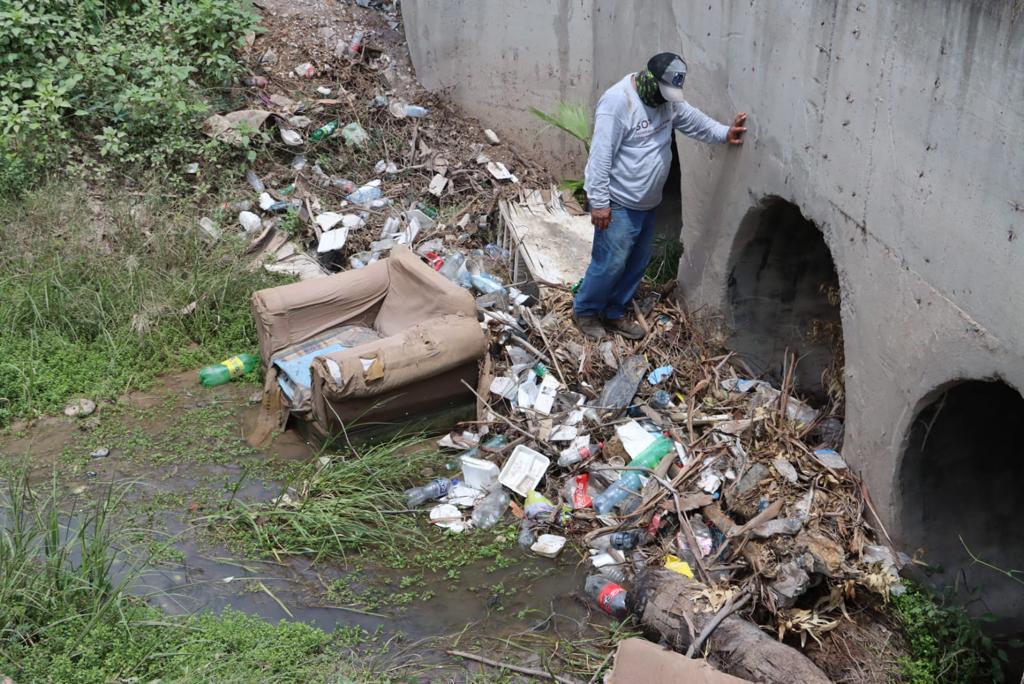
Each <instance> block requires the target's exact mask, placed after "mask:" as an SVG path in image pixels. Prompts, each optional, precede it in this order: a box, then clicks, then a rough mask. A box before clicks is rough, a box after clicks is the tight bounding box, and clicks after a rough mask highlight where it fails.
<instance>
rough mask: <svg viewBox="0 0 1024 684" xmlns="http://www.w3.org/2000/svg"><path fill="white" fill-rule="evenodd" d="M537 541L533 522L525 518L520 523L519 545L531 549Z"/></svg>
mask: <svg viewBox="0 0 1024 684" xmlns="http://www.w3.org/2000/svg"><path fill="white" fill-rule="evenodd" d="M535 541H537V532H536V531H535V530H534V529H533V521H532V520H530V519H529V518H523V519H522V520H520V521H519V545H520V546H522V547H524V548H527V549H528V548H530V547H531V546H533V543H534V542H535Z"/></svg>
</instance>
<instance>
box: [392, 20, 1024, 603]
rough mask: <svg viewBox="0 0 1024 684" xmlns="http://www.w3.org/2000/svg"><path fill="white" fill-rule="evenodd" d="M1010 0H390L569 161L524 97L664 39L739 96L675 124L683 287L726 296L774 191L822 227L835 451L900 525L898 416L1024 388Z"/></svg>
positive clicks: (533, 142) (1019, 138) (694, 69)
mask: <svg viewBox="0 0 1024 684" xmlns="http://www.w3.org/2000/svg"><path fill="white" fill-rule="evenodd" d="M1013 4H1014V3H1013V2H1012V1H1011V0H901V1H900V2H890V1H883V0H838V1H834V2H826V1H825V0H787V2H784V3H780V2H758V1H757V0H714V1H712V0H706V1H705V2H696V1H695V0H634V1H632V2H624V1H621V0H551V1H550V2H530V1H528V0H404V1H403V11H404V13H405V21H406V31H407V35H408V38H409V44H410V49H411V51H412V56H413V61H414V63H415V65H416V69H417V73H418V75H419V77H420V79H421V80H422V81H423V82H424V83H425V84H426V85H427V86H428V87H432V88H441V87H452V88H453V90H452V96H453V97H454V99H455V100H456V101H458V102H459V103H460V104H462V105H463V106H464V107H465V108H466V109H467V110H469V111H470V112H471V113H472V114H474V115H476V116H479V117H480V118H481V119H483V120H486V121H488V122H491V123H493V124H494V128H495V129H496V130H498V132H499V133H501V134H503V135H505V136H508V137H509V138H512V139H514V140H516V141H517V142H518V143H520V144H521V145H523V146H524V147H526V148H532V149H533V151H534V152H535V153H536V154H538V155H540V156H542V157H544V158H547V159H548V160H549V161H550V163H551V166H552V169H553V170H555V171H556V172H562V173H566V174H570V173H571V174H576V175H578V174H579V172H580V168H581V165H582V161H583V160H582V158H581V156H580V153H581V151H580V150H578V148H577V147H576V146H575V145H573V144H572V143H569V142H568V141H566V140H565V139H564V138H563V137H562V136H560V135H557V134H554V133H545V134H542V135H537V133H536V129H537V125H536V123H535V122H534V121H533V120H532V118H531V117H530V115H529V114H528V113H527V112H526V107H527V106H528V105H538V106H541V107H546V106H551V105H553V104H554V103H555V102H557V101H558V100H560V99H568V100H577V101H583V102H587V103H589V104H591V105H592V104H593V103H594V102H595V101H596V99H597V97H598V96H599V95H600V93H601V92H602V90H603V89H604V88H606V87H607V86H609V85H610V84H611V83H613V82H614V81H616V80H617V79H618V78H620V77H621V76H622V75H623V74H625V73H627V72H628V71H633V70H636V69H637V68H639V67H640V66H641V65H643V64H644V63H645V61H646V59H647V57H648V56H649V55H650V54H653V53H655V52H658V51H661V50H674V51H681V52H682V53H683V54H684V56H685V57H686V59H687V61H688V63H689V66H690V75H689V77H688V78H687V82H686V89H687V92H688V98H689V100H690V102H691V103H693V104H695V105H697V106H698V107H700V108H701V109H703V110H704V111H705V112H707V113H709V114H711V115H713V116H716V117H718V118H719V119H721V120H727V119H728V118H729V117H730V116H731V115H732V114H733V113H734V112H737V111H746V112H749V113H750V117H751V119H750V122H749V126H750V134H749V139H748V141H747V144H746V145H744V147H743V148H742V149H741V150H735V149H725V148H721V147H716V148H712V147H709V146H706V145H702V144H698V143H695V142H693V141H690V140H680V141H679V149H680V154H681V161H682V198H683V219H684V228H683V234H682V240H683V242H684V244H685V248H686V254H685V256H684V258H683V262H682V264H681V269H680V281H681V284H682V287H683V289H684V291H685V293H686V296H687V298H688V299H689V302H690V304H691V305H693V306H698V305H710V306H712V307H717V308H719V309H721V310H723V311H725V312H726V313H727V314H728V308H729V307H728V303H729V302H728V295H727V293H728V280H729V275H730V272H731V270H732V268H733V257H734V247H735V245H734V243H735V242H736V238H737V232H738V231H739V230H740V226H741V224H742V223H743V220H744V217H745V216H746V215H747V213H748V211H750V210H752V209H753V208H754V207H756V206H757V205H758V203H759V202H761V201H762V200H763V199H764V198H766V197H769V196H777V197H781V198H783V199H785V200H788V201H790V202H792V203H794V204H795V205H797V207H799V209H800V211H801V212H802V213H803V215H804V216H805V217H806V218H808V219H809V220H811V221H812V222H813V223H814V224H815V225H816V226H817V227H818V228H819V229H820V231H821V233H822V235H823V237H824V240H825V243H826V244H827V246H828V248H829V250H830V252H831V255H832V257H833V260H834V262H835V266H836V272H837V273H838V277H839V282H840V285H841V290H842V302H841V316H842V323H843V330H844V335H845V354H846V367H845V369H846V371H845V385H846V393H847V399H848V401H847V435H846V445H845V449H844V453H845V455H846V456H847V457H848V459H849V460H851V461H852V462H854V463H856V464H857V465H858V466H859V467H860V468H862V469H863V472H864V474H865V477H866V479H867V481H868V483H869V485H870V487H871V489H872V491H873V492H874V498H875V500H876V503H877V504H878V505H879V507H880V508H881V512H882V514H883V515H884V517H885V518H886V520H887V521H888V522H889V523H890V524H891V525H892V526H893V527H894V528H896V530H897V532H898V531H899V521H900V513H901V510H900V506H901V505H903V502H902V501H901V497H900V491H901V487H900V483H899V481H898V474H899V472H900V468H899V463H900V459H901V457H902V454H903V451H904V445H905V441H906V437H907V433H908V428H909V426H910V425H911V423H912V421H913V419H914V417H915V415H916V414H917V412H918V411H919V410H920V409H921V408H922V407H924V406H925V405H926V403H927V401H930V400H931V399H933V398H934V392H935V391H936V389H937V388H940V387H944V386H947V385H948V384H949V383H951V382H953V381H955V380H958V379H963V378H990V377H999V378H1002V379H1005V381H1006V382H1007V383H1008V384H1010V385H1012V386H1013V387H1015V388H1017V389H1018V390H1019V389H1021V388H1024V358H1022V357H1024V353H1022V352H1024V307H1022V306H1021V304H1020V303H1019V301H1018V298H1017V296H1016V295H1017V293H1020V292H1024V257H1022V250H1024V154H1021V152H1022V150H1024V17H1021V18H1020V19H1018V20H1017V21H1016V22H1014V21H1012V20H1011V13H1012V11H1013V10H1012V5H1013ZM573 153H575V156H574V154H573ZM748 223H749V221H748ZM993 429H1001V428H1000V427H998V426H993ZM1022 484H1024V483H1022ZM907 505H912V502H908V504H907ZM1015 537H1019V529H1018V530H1017V531H1015V532H1014V533H1012V536H1011V538H1008V540H1007V542H1008V543H1015V542H1014V541H1013V538H1015ZM905 541H907V542H910V543H912V542H913V540H905ZM1022 612H1024V611H1022Z"/></svg>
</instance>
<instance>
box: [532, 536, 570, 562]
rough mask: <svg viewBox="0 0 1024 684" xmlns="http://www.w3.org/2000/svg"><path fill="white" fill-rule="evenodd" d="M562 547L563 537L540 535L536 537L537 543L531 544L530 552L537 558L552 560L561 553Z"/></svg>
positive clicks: (563, 544)
mask: <svg viewBox="0 0 1024 684" xmlns="http://www.w3.org/2000/svg"><path fill="white" fill-rule="evenodd" d="M563 546H565V537H560V536H558V535H557V534H542V535H540V536H539V537H537V541H536V542H534V543H533V546H531V547H530V550H531V551H533V552H534V553H536V554H537V555H538V556H544V557H545V558H554V557H555V556H557V555H558V554H559V553H561V552H562V547H563Z"/></svg>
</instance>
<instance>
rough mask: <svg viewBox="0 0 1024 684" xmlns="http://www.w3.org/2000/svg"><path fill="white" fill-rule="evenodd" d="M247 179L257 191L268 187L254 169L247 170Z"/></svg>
mask: <svg viewBox="0 0 1024 684" xmlns="http://www.w3.org/2000/svg"><path fill="white" fill-rule="evenodd" d="M245 180H246V182H248V183H249V185H250V186H252V189H253V190H255V191H256V192H263V191H265V190H266V189H267V186H266V185H264V184H263V181H261V180H260V177H259V176H257V175H256V172H255V171H253V170H252V169H249V170H248V171H246V172H245Z"/></svg>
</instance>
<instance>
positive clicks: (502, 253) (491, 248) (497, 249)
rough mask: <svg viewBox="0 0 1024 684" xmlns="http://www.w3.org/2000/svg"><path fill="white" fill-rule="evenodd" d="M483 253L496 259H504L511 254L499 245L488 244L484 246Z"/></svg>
mask: <svg viewBox="0 0 1024 684" xmlns="http://www.w3.org/2000/svg"><path fill="white" fill-rule="evenodd" d="M484 254H486V255H487V256H489V257H491V258H492V259H498V260H500V261H506V260H508V258H509V257H511V256H512V253H511V252H509V251H508V250H507V249H505V248H504V247H502V246H501V245H495V244H493V243H492V244H489V245H486V246H485V247H484Z"/></svg>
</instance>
